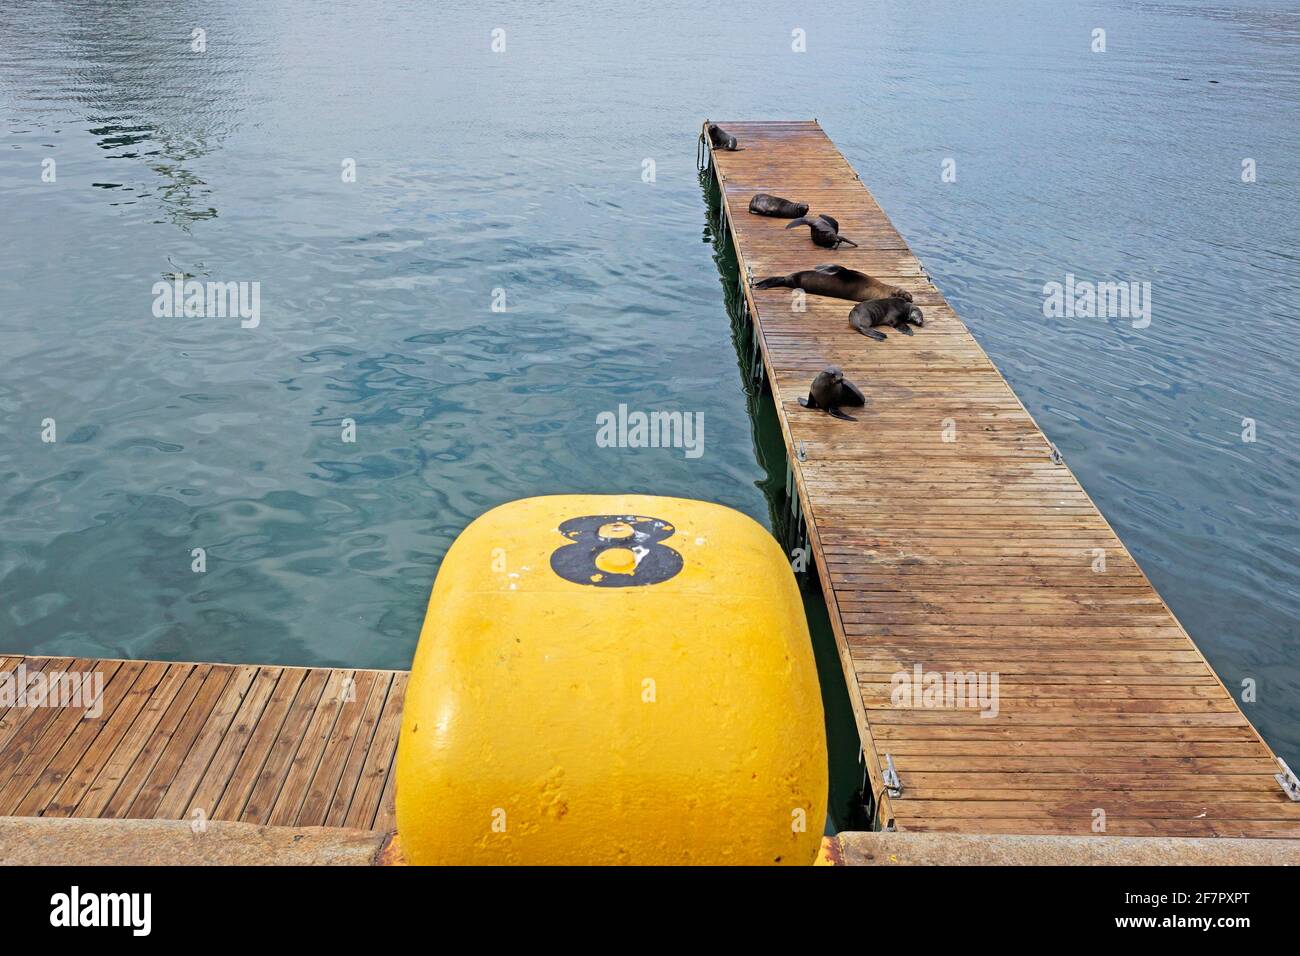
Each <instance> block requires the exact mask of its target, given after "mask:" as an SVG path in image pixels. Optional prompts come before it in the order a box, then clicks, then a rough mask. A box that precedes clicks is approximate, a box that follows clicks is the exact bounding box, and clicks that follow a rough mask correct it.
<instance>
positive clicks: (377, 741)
mask: <svg viewBox="0 0 1300 956" xmlns="http://www.w3.org/2000/svg"><path fill="white" fill-rule="evenodd" d="M405 698H406V675H405V674H399V675H397V676H396V677H394V678H393V686H392V688H391V689H390V690H389V692H388V700H386V701H385V702H384V709H383V712H382V713H381V714H380V717H379V724H378V726H377V727H376V728H375V736H374V739H373V740H372V741H371V742H370V749H369V751H368V752H367V753H366V761H365V767H364V769H363V770H362V772H361V778H360V780H358V781H357V789H356V792H355V793H354V794H353V795H352V804H351V805H350V806H349V807H348V814H347V817H346V819H345V821H344V826H348V827H360V828H362V829H368V828H370V827H372V826H374V824H375V820H376V818H377V817H378V816H379V813H380V804H381V801H382V799H383V797H384V788H385V786H386V784H387V783H388V776H389V774H390V773H391V772H392V770H393V762H394V756H395V754H396V751H397V734H398V731H399V730H400V728H401V723H402V703H403V701H404V700H405Z"/></svg>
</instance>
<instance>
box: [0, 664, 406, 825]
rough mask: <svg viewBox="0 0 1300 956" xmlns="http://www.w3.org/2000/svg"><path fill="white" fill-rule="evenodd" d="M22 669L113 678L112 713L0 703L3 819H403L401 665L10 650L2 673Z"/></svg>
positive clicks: (107, 689) (107, 704) (108, 703)
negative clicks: (396, 808) (396, 803)
mask: <svg viewBox="0 0 1300 956" xmlns="http://www.w3.org/2000/svg"><path fill="white" fill-rule="evenodd" d="M20 665H21V666H22V667H24V668H25V670H26V671H27V672H29V673H33V672H42V673H50V672H60V671H61V672H75V673H78V674H99V675H102V680H103V688H104V691H103V696H102V703H101V705H100V708H102V712H100V713H98V715H97V716H91V714H92V713H94V711H95V710H97V709H100V708H96V707H95V706H94V705H93V704H92V703H91V701H89V700H83V701H82V703H81V706H46V705H42V706H31V702H30V701H27V702H18V703H14V705H13V706H9V707H0V816H46V817H107V818H145V819H160V820H189V821H191V822H194V821H199V820H205V819H206V820H233V821H239V822H243V823H256V824H269V825H275V826H294V827H308V826H336V827H350V828H353V829H363V830H364V829H377V830H385V829H390V828H391V827H392V819H393V810H392V801H393V794H392V787H393V782H392V780H393V773H392V768H393V760H394V758H395V756H396V751H397V731H398V726H399V723H400V721H401V713H402V698H403V695H404V694H405V690H406V679H407V675H406V672H404V671H373V670H351V669H342V670H334V669H329V668H301V667H272V666H265V667H259V666H256V665H232V664H168V663H160V662H156V661H118V660H90V659H79V660H73V659H69V658H47V657H20V656H10V657H0V675H2V674H3V673H4V672H16V671H17V668H18V667H19V666H20ZM19 703H23V704H26V705H25V706H20V705H19Z"/></svg>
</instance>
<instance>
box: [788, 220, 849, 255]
mask: <svg viewBox="0 0 1300 956" xmlns="http://www.w3.org/2000/svg"><path fill="white" fill-rule="evenodd" d="M795 226H808V227H809V229H810V231H811V232H812V241H813V245H815V246H821V247H822V248H823V249H838V248H839V246H840V244H841V243H847V244H848V245H850V246H853V248H855V249H856V248H857V246H858V244H857V243H856V242H854V241H853V240H852V239H845V238H844V237H843V236H841V235H840V224H839V222H838V221H837V220H835V219H832V218H831V217H830V216H827V215H825V214H824V213H823V214H822V215H820V216H814V217H813V218H811V219H809V218H808V217H807V216H800V217H799V218H798V219H796V220H795V221H794V222H792V223H790V225H788V226H786V227H785V228H787V229H793V228H794V227H795Z"/></svg>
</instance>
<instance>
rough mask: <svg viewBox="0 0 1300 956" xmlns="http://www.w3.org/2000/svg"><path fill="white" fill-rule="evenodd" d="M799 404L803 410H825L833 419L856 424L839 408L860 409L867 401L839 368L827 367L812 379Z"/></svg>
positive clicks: (834, 366)
mask: <svg viewBox="0 0 1300 956" xmlns="http://www.w3.org/2000/svg"><path fill="white" fill-rule="evenodd" d="M799 404H800V405H802V406H803V407H804V408H821V409H825V411H826V414H827V415H830V416H832V417H833V418H841V419H843V420H844V421H846V422H856V421H857V419H856V418H854V417H853V416H852V415H845V414H844V413H843V412H842V411H840V406H841V405H849V406H853V407H861V406H863V405H865V404H867V400H866V398H865V397H864V396H863V394H862V390H861V389H859V388H858V387H857V386H856V385H854V384H853V383H852V382H850V381H849V380H848V379H847V378H845V377H844V372H843V370H841V369H840V367H839V366H837V365H828V366H826V371H824V372H819V373H818V374H817V377H816V378H815V379H813V381H812V386H811V387H810V388H809V389H808V397H807V398H801V399H799Z"/></svg>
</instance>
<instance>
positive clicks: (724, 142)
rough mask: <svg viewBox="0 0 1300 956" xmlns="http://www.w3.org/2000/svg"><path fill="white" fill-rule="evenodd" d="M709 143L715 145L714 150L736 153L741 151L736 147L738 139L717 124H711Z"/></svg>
mask: <svg viewBox="0 0 1300 956" xmlns="http://www.w3.org/2000/svg"><path fill="white" fill-rule="evenodd" d="M709 142H711V143H712V144H713V148H714V149H725V150H729V151H731V152H733V153H734V152H735V151H736V150H738V149H740V147H739V146H737V145H736V137H734V136H732V135H731V134H730V133H728V132H727V131H726V130H725V129H723V128H722V127H721V126H719V125H718V124H717V123H710V124H709Z"/></svg>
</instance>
